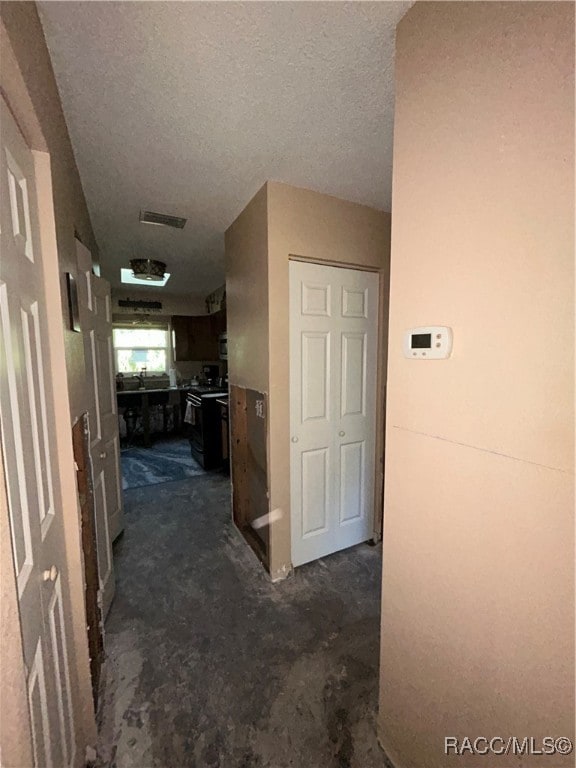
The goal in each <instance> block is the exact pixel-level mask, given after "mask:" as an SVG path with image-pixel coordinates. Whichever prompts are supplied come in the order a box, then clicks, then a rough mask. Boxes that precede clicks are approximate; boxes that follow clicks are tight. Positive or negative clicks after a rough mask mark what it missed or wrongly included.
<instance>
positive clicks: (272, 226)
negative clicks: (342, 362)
mask: <svg viewBox="0 0 576 768" xmlns="http://www.w3.org/2000/svg"><path fill="white" fill-rule="evenodd" d="M267 189H268V248H269V259H268V288H269V302H270V307H273V308H274V311H273V312H270V326H269V327H270V334H269V365H270V381H269V387H270V389H269V411H268V426H269V478H270V489H269V490H270V508H271V509H273V510H276V509H279V510H281V511H282V517H281V518H280V519H279V520H278V521H277V522H276V523H275V524H274V525H273V526H272V529H271V532H270V571H271V575H272V577H273V578H281V577H282V576H284V575H285V574H286V573H287V572H289V570H290V567H291V551H290V549H291V546H290V408H289V404H290V389H289V357H288V347H289V311H288V309H289V293H288V285H289V280H288V263H289V256H291V255H292V256H300V257H304V258H307V259H311V260H313V261H325V262H328V263H332V264H353V265H356V266H359V267H364V268H370V269H374V270H378V271H379V272H380V274H381V291H380V293H381V311H382V318H386V316H387V300H388V267H389V254H390V214H389V213H384V212H382V211H377V210H374V209H373V208H368V207H367V206H364V205H358V204H356V203H350V202H347V201H345V200H339V199H338V198H336V197H330V196H329V195H322V194H320V193H318V192H312V191H310V190H307V189H299V188H297V187H291V186H288V185H286V184H278V183H276V182H269V183H268V185H267ZM381 325H382V323H381ZM386 330H387V329H386V327H385V325H383V327H382V328H381V331H382V334H381V342H382V343H381V344H380V349H381V350H382V359H381V363H382V367H381V374H382V373H383V371H384V370H385V363H386V357H385V350H386V345H385V343H383V339H385V338H386ZM380 378H381V380H380V382H379V383H380V385H382V384H383V378H384V377H383V375H381V377H380ZM381 399H382V398H381ZM378 423H382V418H381V414H378ZM380 448H381V446H380ZM377 452H378V451H377ZM379 466H380V464H379ZM377 522H378V521H377Z"/></svg>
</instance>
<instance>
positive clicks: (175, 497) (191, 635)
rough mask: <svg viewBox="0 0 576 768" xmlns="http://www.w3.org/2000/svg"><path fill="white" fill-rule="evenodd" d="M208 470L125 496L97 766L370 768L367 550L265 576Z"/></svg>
mask: <svg viewBox="0 0 576 768" xmlns="http://www.w3.org/2000/svg"><path fill="white" fill-rule="evenodd" d="M229 495H230V486H229V482H228V479H227V478H224V477H223V476H221V475H208V476H206V477H196V478H190V479H186V480H183V481H181V482H178V483H167V484H163V485H157V486H152V487H146V488H136V489H133V490H129V491H127V492H126V493H125V516H126V517H125V521H126V529H125V533H124V535H123V536H122V537H121V539H120V540H119V541H118V542H117V545H116V550H115V568H116V576H117V592H116V598H115V600H114V603H113V605H112V609H111V612H110V615H109V617H108V620H107V623H106V637H105V642H106V650H107V658H108V661H107V669H106V671H105V673H104V683H103V689H102V698H101V703H100V713H99V723H100V738H99V749H98V751H99V762H98V763H97V765H98V768H104V767H106V768H128V767H129V766H130V767H132V766H133V767H134V768H153V767H154V768H178V767H179V766H189V767H191V768H192V767H196V766H197V767H198V768H204V767H206V768H209V767H210V766H211V767H212V768H284V767H285V766H286V767H287V766H294V768H332V767H334V768H346V767H347V766H349V767H350V768H360V766H361V767H362V768H384V767H385V766H386V762H385V760H384V757H383V754H382V752H381V751H380V749H379V747H378V744H377V741H376V735H375V733H376V708H377V694H378V653H379V613H380V571H381V567H380V566H381V556H380V548H379V547H378V548H375V547H370V546H368V545H361V546H359V547H356V548H355V549H353V550H350V551H348V552H343V553H340V554H336V555H333V556H332V557H330V558H328V559H325V560H319V561H317V562H315V563H313V564H311V565H310V566H304V567H302V568H300V569H299V570H298V572H297V574H296V576H295V577H293V578H289V579H287V580H286V581H284V582H281V583H279V584H276V585H273V584H271V583H270V581H269V579H268V578H267V576H266V574H265V572H264V570H263V569H262V567H261V566H260V564H259V563H258V562H257V561H256V558H255V556H254V555H253V554H252V552H251V550H250V549H249V548H248V546H247V545H246V544H245V542H244V541H243V540H242V538H241V537H240V535H239V534H238V533H237V532H236V530H235V529H234V527H233V525H232V524H231V522H230V504H229Z"/></svg>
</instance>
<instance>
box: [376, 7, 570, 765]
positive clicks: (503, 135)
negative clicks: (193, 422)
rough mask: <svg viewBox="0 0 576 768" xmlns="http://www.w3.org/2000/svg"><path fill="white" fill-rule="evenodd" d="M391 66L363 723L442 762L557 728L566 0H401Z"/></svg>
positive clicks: (564, 404)
mask: <svg viewBox="0 0 576 768" xmlns="http://www.w3.org/2000/svg"><path fill="white" fill-rule="evenodd" d="M396 78H397V88H396V117H395V139H394V181H393V216H394V223H393V229H392V273H391V300H390V336H389V368H388V405H387V437H386V441H387V442H386V487H385V506H384V566H383V603H382V656H381V699H380V715H379V730H380V738H381V742H382V744H383V746H384V747H385V749H386V750H387V752H388V753H389V756H390V757H391V758H392V760H393V761H394V762H395V764H396V766H397V768H424V767H426V768H440V767H442V768H446V766H450V765H455V766H456V765H460V764H461V763H462V761H463V760H465V762H466V764H467V765H468V764H476V762H475V761H474V760H473V759H472V758H470V757H468V758H463V757H452V758H449V757H446V756H445V755H444V737H445V736H457V737H461V738H462V737H464V736H466V735H468V736H470V737H475V736H508V735H516V736H525V735H526V736H530V735H533V736H535V737H536V738H538V737H542V736H544V735H550V734H555V735H557V736H559V735H566V736H570V737H572V738H574V477H573V472H574V443H573V426H574V380H573V372H574V6H573V5H572V4H569V3H554V2H551V3H547V2H546V3H521V2H520V3H483V2H479V3H461V2H452V3H450V2H446V3H445V2H439V3H436V2H426V3H418V4H417V5H416V6H415V7H414V8H413V9H412V10H411V11H410V12H409V13H408V14H407V15H406V17H405V18H404V19H403V20H402V22H401V23H400V25H399V27H398V33H397V60H396ZM426 324H442V325H448V326H451V327H452V328H453V331H454V351H453V355H452V357H451V358H450V359H449V360H446V361H429V362H420V361H412V360H407V359H404V358H403V357H402V334H403V331H404V330H405V329H406V328H410V327H412V326H419V325H426ZM494 759H495V758H494V756H492V757H490V756H488V757H486V758H479V762H481V763H482V764H485V765H487V766H490V767H491V766H493V765H495V762H494ZM525 760H526V763H524V762H523V763H522V764H523V765H524V764H526V765H535V766H538V767H539V768H541V767H542V765H543V764H544V763H543V758H542V757H535V758H534V762H530V760H529V759H527V758H525ZM546 761H547V762H550V765H554V766H563V765H573V764H574V763H573V761H574V757H573V756H572V757H571V758H570V759H568V758H566V759H563V758H561V757H559V756H557V757H556V758H554V759H552V758H546Z"/></svg>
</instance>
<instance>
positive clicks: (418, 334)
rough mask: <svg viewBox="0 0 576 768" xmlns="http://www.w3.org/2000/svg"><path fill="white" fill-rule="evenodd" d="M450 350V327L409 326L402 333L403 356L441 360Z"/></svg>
mask: <svg viewBox="0 0 576 768" xmlns="http://www.w3.org/2000/svg"><path fill="white" fill-rule="evenodd" d="M451 352H452V329H451V328H447V327H446V326H445V325H428V326H424V327H421V328H410V329H409V330H408V331H406V332H405V334H404V357H409V358H411V359H412V360H443V359H445V358H447V357H450V354H451Z"/></svg>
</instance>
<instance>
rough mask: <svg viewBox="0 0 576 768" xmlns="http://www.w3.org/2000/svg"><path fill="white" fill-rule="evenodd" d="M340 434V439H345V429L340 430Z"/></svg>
mask: <svg viewBox="0 0 576 768" xmlns="http://www.w3.org/2000/svg"><path fill="white" fill-rule="evenodd" d="M338 434H339V435H340V437H344V435H345V434H346V432H344V430H343V429H341V430H340V432H338Z"/></svg>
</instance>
